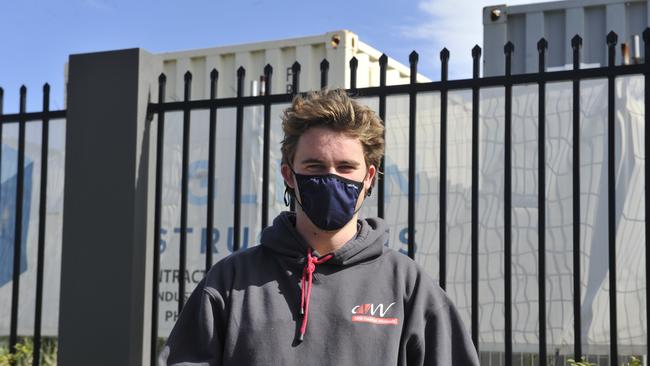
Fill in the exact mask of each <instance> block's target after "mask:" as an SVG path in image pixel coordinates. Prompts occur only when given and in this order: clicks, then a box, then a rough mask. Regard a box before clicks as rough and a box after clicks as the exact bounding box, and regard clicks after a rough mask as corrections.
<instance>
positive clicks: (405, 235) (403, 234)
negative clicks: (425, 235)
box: [399, 227, 418, 255]
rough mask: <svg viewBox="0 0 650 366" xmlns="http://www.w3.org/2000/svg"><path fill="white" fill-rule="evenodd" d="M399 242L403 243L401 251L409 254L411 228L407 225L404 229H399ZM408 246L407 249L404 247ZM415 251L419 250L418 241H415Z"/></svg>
mask: <svg viewBox="0 0 650 366" xmlns="http://www.w3.org/2000/svg"><path fill="white" fill-rule="evenodd" d="M416 232H417V230H414V231H413V233H416ZM399 242H400V243H402V248H400V250H399V252H400V253H402V254H404V255H408V254H409V251H408V248H409V229H408V228H407V227H405V228H403V229H402V230H400V231H399ZM404 247H406V249H404ZM413 249H414V250H413V252H414V253H416V252H417V251H418V245H417V243H415V242H413Z"/></svg>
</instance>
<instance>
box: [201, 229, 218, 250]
mask: <svg viewBox="0 0 650 366" xmlns="http://www.w3.org/2000/svg"><path fill="white" fill-rule="evenodd" d="M207 235H208V228H202V229H201V254H205V252H206V247H207V242H208V240H207ZM218 242H219V229H216V228H213V229H212V253H214V254H217V253H219V247H218V246H217V243H218Z"/></svg>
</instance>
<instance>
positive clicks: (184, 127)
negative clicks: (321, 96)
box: [0, 29, 650, 366]
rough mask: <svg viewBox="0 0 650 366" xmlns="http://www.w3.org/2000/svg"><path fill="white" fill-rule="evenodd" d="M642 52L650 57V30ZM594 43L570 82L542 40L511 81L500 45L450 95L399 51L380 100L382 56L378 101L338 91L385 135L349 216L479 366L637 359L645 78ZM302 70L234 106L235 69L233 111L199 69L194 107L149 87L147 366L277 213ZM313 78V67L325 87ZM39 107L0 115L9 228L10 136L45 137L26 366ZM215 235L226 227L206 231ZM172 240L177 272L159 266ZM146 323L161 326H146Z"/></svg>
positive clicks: (187, 91)
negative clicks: (204, 89) (435, 293)
mask: <svg viewBox="0 0 650 366" xmlns="http://www.w3.org/2000/svg"><path fill="white" fill-rule="evenodd" d="M643 36H644V41H645V42H646V44H647V42H648V41H649V40H650V29H647V30H646V31H645V32H644V34H643ZM606 41H607V48H608V55H609V58H608V60H609V63H608V65H607V66H605V67H599V68H590V69H581V68H580V59H581V55H580V49H581V45H582V40H581V38H580V37H579V36H576V37H574V38H573V39H572V41H571V45H572V48H573V69H571V70H566V71H556V72H547V71H546V67H545V59H546V50H547V48H548V44H547V42H546V41H545V40H544V39H541V40H540V41H539V43H538V51H539V71H538V72H537V73H534V74H521V75H512V73H511V70H512V63H511V57H512V54H513V52H515V47H514V45H513V44H512V43H510V42H508V43H507V44H506V45H505V47H504V55H505V58H504V62H505V75H503V76H495V77H485V78H481V77H479V75H480V71H479V70H480V67H479V65H480V60H481V48H480V47H478V46H476V47H474V48H473V49H472V57H473V74H472V75H473V76H472V78H470V79H463V80H448V77H447V75H448V61H449V58H450V53H449V51H448V50H447V49H443V50H442V51H441V52H440V59H441V62H442V67H441V80H440V81H437V82H430V83H418V82H416V76H417V65H418V54H417V53H416V52H413V53H411V55H410V56H409V62H410V71H411V72H410V75H411V81H410V83H409V84H404V85H392V86H387V85H386V65H387V61H388V58H387V56H386V55H382V56H381V58H380V59H379V65H380V78H379V80H380V86H378V87H367V88H357V82H356V80H357V65H358V62H357V60H356V59H355V58H352V59H351V60H350V64H349V67H350V88H349V89H348V93H349V94H350V95H352V96H353V97H355V98H358V99H359V100H360V101H361V102H363V103H365V104H368V105H369V106H371V108H373V109H375V110H376V111H377V113H378V114H379V116H380V118H381V119H382V120H383V121H385V124H386V140H387V144H386V146H387V153H386V157H385V159H384V160H383V161H382V168H381V169H380V171H382V172H384V176H383V179H379V180H378V182H377V185H378V187H377V192H378V194H376V195H374V198H373V199H372V200H369V202H367V203H364V208H363V210H362V213H363V214H364V215H366V216H367V215H373V216H374V215H377V216H379V217H383V218H385V219H386V220H387V221H388V223H389V225H390V226H391V229H393V230H392V234H391V238H393V239H394V240H392V243H393V244H391V246H393V247H394V248H395V249H397V250H400V251H403V252H404V254H406V255H408V256H410V257H411V258H413V259H415V260H416V261H418V262H419V263H420V264H421V265H423V266H424V267H425V269H426V270H427V271H428V272H429V274H431V275H432V277H434V278H436V279H437V280H438V282H439V284H440V286H441V287H442V288H443V289H445V290H446V291H447V292H448V294H449V295H450V297H451V298H452V299H453V300H454V302H455V303H456V305H457V306H458V308H459V310H460V311H461V314H463V316H464V317H465V320H466V323H467V326H468V328H469V329H471V335H472V340H473V342H474V344H475V346H476V347H477V349H478V350H480V351H481V352H480V356H481V362H482V364H486V365H492V364H505V365H513V364H522V365H523V364H524V363H525V364H540V365H541V364H544V365H549V364H560V363H558V362H562V363H564V362H566V361H565V360H566V356H567V355H572V356H573V357H574V358H575V359H578V360H579V359H580V358H581V357H583V356H585V355H593V357H594V358H593V359H594V360H596V361H597V362H599V363H601V362H602V364H605V363H609V364H610V365H612V366H613V365H618V364H619V363H620V362H623V361H626V360H627V358H625V357H627V356H630V355H647V354H648V351H647V338H646V337H647V336H646V334H647V329H648V325H647V321H648V318H649V316H648V315H649V314H648V307H647V305H646V303H647V283H648V272H649V271H648V253H647V250H646V248H647V241H646V240H647V239H646V229H647V222H646V220H645V218H646V215H647V207H648V204H647V197H646V195H645V179H647V173H646V170H645V156H646V150H645V149H646V138H647V132H646V129H645V125H646V124H647V122H648V117H647V114H645V105H646V104H647V102H648V98H649V96H648V93H645V91H646V90H647V83H648V72H649V71H650V69H648V67H647V66H646V64H634V65H620V66H617V65H615V52H616V45H617V35H616V34H615V33H613V32H610V33H609V34H608V35H607V38H606ZM645 49H646V51H645V52H646V57H645V59H646V60H647V59H648V57H649V52H650V51H648V48H647V47H646V48H645ZM300 69H301V67H300V64H299V63H298V62H296V63H295V64H294V65H293V67H292V70H291V71H292V72H291V75H292V88H291V89H292V90H293V91H294V92H293V93H289V94H271V93H270V92H266V93H264V94H263V95H259V96H244V85H245V78H246V70H245V69H244V68H243V67H240V68H239V69H238V70H237V96H236V97H233V98H218V97H217V95H216V90H217V84H218V82H219V73H218V71H217V70H212V72H211V74H210V80H209V90H210V98H209V99H205V100H192V97H191V91H192V74H191V73H190V72H189V71H188V72H187V73H186V74H185V75H184V98H183V100H182V101H168V100H166V98H165V92H166V77H165V75H164V74H160V77H159V79H158V91H157V98H158V101H157V103H154V102H149V103H148V107H147V116H146V119H147V121H148V122H147V125H149V124H151V125H155V131H156V134H155V136H156V138H155V142H153V143H152V146H155V171H154V173H155V175H154V180H155V188H154V192H152V194H153V197H154V198H153V230H152V232H151V233H150V235H151V236H152V237H153V243H156V245H152V247H153V258H151V259H152V268H151V272H150V273H151V274H153V276H152V278H149V281H150V285H151V287H150V288H149V291H150V296H151V299H152V300H153V301H151V304H150V305H151V309H150V310H151V311H150V313H149V314H148V315H149V316H150V319H149V322H150V338H151V340H152V341H151V343H150V345H149V348H150V349H149V350H148V351H149V355H150V362H151V364H152V365H153V364H155V363H156V356H157V354H158V351H159V346H160V345H159V344H158V342H157V341H156V340H158V339H159V336H164V335H165V334H166V333H167V332H168V331H169V329H168V326H169V325H170V324H173V321H174V320H175V318H176V316H177V315H178V313H180V311H181V309H182V307H183V304H184V300H185V297H186V295H187V294H188V293H189V292H190V291H191V288H187V287H186V286H187V284H192V283H196V282H198V281H199V280H200V279H201V277H202V276H203V273H204V271H207V270H208V269H209V268H210V267H211V266H212V264H213V263H214V262H215V261H216V260H218V259H220V258H222V257H224V256H226V255H227V254H228V253H229V252H233V251H237V250H240V249H242V248H245V247H247V246H248V245H252V244H253V243H254V241H255V235H256V233H259V232H260V231H261V229H262V228H264V227H266V226H267V225H268V224H269V217H273V216H274V215H275V214H277V213H278V212H279V211H281V210H282V209H283V207H282V204H281V199H278V197H280V196H278V195H281V192H282V190H283V185H282V180H281V178H278V176H277V173H276V170H278V166H277V164H276V163H277V162H278V161H279V155H278V154H279V153H278V150H279V149H277V148H276V147H277V144H278V143H279V141H280V139H281V131H280V130H279V114H280V112H281V111H282V110H283V109H284V108H286V107H287V106H288V104H289V103H290V102H291V100H292V98H293V97H294V96H295V94H296V92H295V91H298V90H300V87H299V82H300ZM273 72H274V70H273V68H272V66H271V65H267V66H266V67H265V68H264V78H263V80H264V83H265V86H264V90H266V91H271V90H272V88H271V85H270V83H271V81H272V80H273ZM328 72H329V64H328V62H327V60H323V62H322V63H321V74H320V80H321V87H323V88H326V87H327V85H328ZM74 87H75V85H71V90H72V88H74ZM48 93H49V88H47V86H46V88H45V90H44V107H43V112H39V113H26V112H25V110H24V104H25V102H24V100H25V99H24V98H25V90H24V89H23V90H22V91H21V109H20V113H18V114H5V115H2V114H1V110H0V122H2V125H0V128H1V126H7V125H9V124H16V123H17V124H18V126H19V136H18V157H17V159H18V160H17V161H18V163H17V168H16V177H17V178H16V184H15V188H16V190H15V196H14V201H15V202H16V204H15V208H14V209H15V216H14V217H15V218H21V217H23V213H22V210H24V208H23V206H22V203H21V202H22V200H20V199H18V200H15V197H23V196H24V191H23V186H24V175H25V166H24V165H25V162H24V134H25V133H24V129H25V125H26V123H27V122H32V121H36V122H38V121H42V124H43V134H42V136H43V140H42V152H43V153H42V157H41V161H42V165H41V171H42V174H41V175H40V179H41V185H40V187H41V192H40V197H39V207H40V210H39V213H40V216H39V220H38V222H39V228H38V237H39V241H38V270H37V273H38V274H37V278H38V280H37V285H36V300H35V302H36V306H35V314H36V316H35V321H34V325H35V328H34V344H35V348H36V349H37V351H36V352H35V353H34V364H35V365H38V364H39V362H40V359H39V354H38V349H39V344H40V343H39V342H40V334H41V333H40V319H41V313H42V310H41V309H42V292H43V287H42V283H43V280H42V278H43V268H42V267H43V265H42V263H43V252H44V238H45V236H46V233H45V219H44V218H45V216H44V215H45V211H46V207H45V202H46V189H45V187H46V186H47V184H46V182H47V177H48V175H47V169H48V167H47V160H48V157H47V151H48V138H47V137H48V130H47V126H48V123H49V121H50V120H53V119H62V118H66V111H49V107H48V101H47V100H48V95H49V94H48ZM0 100H1V98H0ZM67 117H68V118H69V121H70V120H71V117H70V116H69V115H68V116H67ZM233 121H234V125H233V124H232V122H233ZM569 121H570V123H567V122H569ZM205 130H207V132H206V131H205ZM0 131H2V130H0ZM68 131H71V130H70V129H69V130H68ZM148 131H153V129H152V130H148ZM193 131H195V132H194V134H193ZM196 131H199V133H196ZM574 131H580V132H578V133H574ZM68 135H70V134H69V133H68ZM152 136H153V135H152ZM70 138H71V137H70V136H68V143H69V142H70V141H71V140H70ZM197 141H199V142H200V143H201V144H198V145H197V143H196V142H197ZM244 147H246V149H244ZM152 150H153V149H152ZM233 150H234V152H233ZM69 153H70V150H68V154H69ZM192 159H194V161H193V160H192ZM617 159H618V160H617ZM233 160H234V164H233ZM0 161H2V159H0ZM151 161H153V159H152V160H151ZM274 164H275V165H274ZM400 166H402V169H400ZM232 168H234V179H232V178H233V176H232ZM224 174H225V178H224ZM215 177H218V178H215ZM585 177H586V178H587V179H585ZM179 179H180V180H179ZM217 180H218V182H217ZM4 184H5V181H3V185H4ZM222 186H223V187H225V188H221V187H222ZM223 191H225V192H226V194H218V193H217V192H223ZM197 192H200V194H197ZM230 192H233V194H232V195H231V194H230ZM245 192H253V194H247V193H245ZM258 192H259V193H261V198H259V199H258V195H257V193H258ZM68 193H72V194H74V193H73V192H71V191H69V190H66V194H68ZM2 194H3V196H6V194H5V190H4V189H3V190H2ZM12 194H13V193H12ZM217 196H220V197H221V198H218V197H217ZM401 196H404V199H403V200H402V199H400V197H401ZM2 199H3V200H6V199H7V198H6V197H2ZM66 200H67V198H66ZM66 202H67V201H66ZM539 203H543V204H539ZM197 206H201V208H200V209H194V208H195V207H197ZM202 206H205V207H202ZM3 207H4V206H3ZM66 207H67V206H66ZM193 207H194V208H193ZM231 208H232V209H231ZM404 217H405V218H406V219H404ZM3 220H4V218H3ZM15 221H16V222H15V225H13V227H12V229H13V236H12V237H11V238H12V239H13V240H12V242H11V244H9V243H8V242H6V241H5V238H6V237H7V235H6V233H5V231H4V230H5V229H4V228H5V224H4V222H3V248H2V250H3V252H2V253H3V260H4V258H6V257H8V256H9V255H10V254H11V256H12V258H13V266H12V267H11V268H12V271H13V272H12V273H13V277H12V281H11V283H12V295H11V322H10V327H9V333H10V337H9V345H10V347H13V345H14V344H15V343H16V342H17V334H18V314H19V311H21V307H20V306H18V294H19V289H20V286H19V284H20V282H19V281H20V272H21V265H20V261H21V255H23V253H21V251H22V250H24V248H25V245H24V241H25V235H26V234H25V233H26V232H25V230H24V228H22V227H21V220H15ZM222 222H232V226H231V227H217V226H218V225H217V223H222ZM247 223H248V224H249V226H246V224H247ZM175 225H176V227H174V226H175ZM196 225H198V229H197V232H198V231H200V239H199V240H194V242H195V243H194V244H197V245H196V249H197V251H192V252H188V246H189V247H190V248H192V240H191V239H192V238H196V237H198V235H196V236H191V235H193V233H194V229H195V226H196ZM201 225H205V226H204V227H201ZM404 225H405V227H404V228H403V229H400V228H401V227H403V226H404ZM394 229H396V230H394ZM176 235H177V238H176ZM64 237H65V233H64ZM176 241H178V248H177V249H176V248H174V249H173V250H174V251H177V253H178V255H177V257H176V254H173V255H172V254H170V253H171V252H172V248H171V247H172V245H171V243H172V242H174V243H175V242H176ZM224 242H225V245H223V243H224ZM218 243H222V245H218ZM174 247H175V245H174ZM605 253H607V255H605ZM147 255H149V254H147ZM64 257H65V256H64ZM64 260H65V258H64ZM172 260H173V261H174V262H175V263H171V261H172ZM64 263H65V261H64ZM188 263H189V265H188ZM165 265H166V266H167V267H168V268H164V267H165ZM65 270H66V269H65V268H63V271H65ZM621 273H622V274H623V278H622V279H621V278H619V279H618V280H617V274H621ZM621 285H622V287H623V288H621V287H619V286H621ZM170 286H171V287H173V288H171V289H170ZM62 296H63V295H62ZM621 300H622V301H621ZM61 301H62V303H63V301H65V299H64V298H63V297H62V299H61ZM170 305H173V309H170V308H169V306H170ZM619 305H621V306H622V307H620V308H619ZM162 306H167V307H166V308H165V309H162V308H161V307H162ZM63 318H64V317H63V316H62V320H61V323H60V324H61V325H63V324H64V322H65V320H64V319H63ZM161 320H162V321H163V322H164V323H165V324H167V325H165V326H163V327H161ZM618 321H621V323H618ZM145 324H147V322H146V321H145ZM566 324H569V326H568V327H567V326H564V325H566ZM161 330H162V331H161ZM144 344H145V346H143V347H146V342H145V343H144ZM549 347H552V349H549ZM142 353H143V354H145V353H146V351H142ZM598 355H600V356H598ZM622 356H625V357H622ZM590 357H592V356H590ZM560 360H561V361H560Z"/></svg>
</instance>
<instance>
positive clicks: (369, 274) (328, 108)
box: [161, 90, 478, 366]
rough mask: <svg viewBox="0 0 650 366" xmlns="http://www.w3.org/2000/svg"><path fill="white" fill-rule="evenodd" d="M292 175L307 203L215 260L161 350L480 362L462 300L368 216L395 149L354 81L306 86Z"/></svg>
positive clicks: (294, 359) (297, 114) (203, 358)
mask: <svg viewBox="0 0 650 366" xmlns="http://www.w3.org/2000/svg"><path fill="white" fill-rule="evenodd" d="M282 128H283V130H284V134H285V137H284V140H283V141H282V167H281V170H282V176H283V177H284V181H285V185H286V189H287V191H286V194H288V195H290V196H291V197H292V198H293V199H294V200H295V202H296V204H297V205H296V212H295V213H292V212H283V213H281V214H280V215H279V216H278V217H276V218H275V220H274V221H273V225H272V226H270V227H268V228H266V229H265V230H264V231H263V232H262V236H261V245H259V246H256V247H252V248H249V249H247V250H243V251H240V252H237V253H235V254H232V255H231V256H229V257H227V258H225V259H224V260H222V261H220V262H219V263H217V264H215V265H214V266H213V267H212V269H211V270H210V272H209V273H208V275H207V276H206V278H205V279H204V280H203V281H202V282H201V283H200V284H199V285H198V286H197V288H196V290H195V291H194V292H193V294H192V295H191V296H190V298H189V300H188V302H187V304H186V305H185V308H184V309H183V311H182V313H181V315H180V317H179V319H178V321H177V323H176V325H175V326H174V329H173V330H172V332H171V335H170V336H169V339H168V341H167V344H166V346H165V349H164V350H163V352H162V355H161V363H162V364H167V365H179V366H180V365H211V366H214V365H220V366H221V365H224V366H225V365H361V366H363V365H368V366H370V365H408V366H415V365H444V366H448V365H454V366H456V365H457V366H460V365H462V366H472V365H478V357H477V355H476V351H475V349H474V346H473V345H472V342H471V340H470V338H469V337H468V335H467V332H466V331H465V329H464V327H463V324H462V321H461V319H460V317H459V315H458V312H457V311H456V309H455V308H454V306H453V304H452V303H451V302H450V300H449V299H448V298H447V296H446V295H445V293H444V292H443V291H442V290H441V289H440V288H439V287H438V286H437V285H436V283H435V282H434V281H433V280H432V279H431V278H429V277H428V276H427V275H426V274H425V273H424V271H423V270H422V269H421V268H420V267H419V266H418V265H417V264H416V263H415V262H414V261H412V260H411V259H410V258H408V257H407V256H405V255H403V254H400V253H398V252H395V251H393V250H390V249H388V248H387V247H386V246H385V244H386V243H387V241H388V228H387V225H386V224H385V223H384V221H382V220H381V219H376V218H375V219H363V220H359V219H357V212H358V211H359V208H360V207H361V205H362V204H363V201H364V200H365V198H366V196H368V195H369V194H370V191H371V188H372V185H373V183H374V180H375V179H376V177H377V167H378V166H379V163H380V161H381V157H382V155H383V150H384V139H383V131H384V129H383V126H382V124H381V121H380V120H379V119H378V118H377V116H376V115H375V113H374V112H372V111H371V110H370V109H368V108H367V107H364V106H361V105H359V104H358V103H356V102H355V101H354V100H352V99H350V98H349V97H348V96H347V95H346V94H345V91H341V90H336V91H323V92H314V93H310V94H308V95H306V96H297V97H296V98H295V99H294V101H293V104H292V106H291V107H290V108H288V109H287V110H286V111H285V113H284V116H283V123H282Z"/></svg>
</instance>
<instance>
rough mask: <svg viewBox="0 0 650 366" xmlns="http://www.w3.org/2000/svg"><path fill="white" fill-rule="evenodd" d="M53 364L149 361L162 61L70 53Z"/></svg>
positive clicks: (125, 54) (127, 54)
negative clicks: (152, 106) (153, 108)
mask: <svg viewBox="0 0 650 366" xmlns="http://www.w3.org/2000/svg"><path fill="white" fill-rule="evenodd" d="M69 70H70V71H69V79H68V111H67V125H66V161H65V179H66V182H65V183H66V184H65V201H64V213H65V216H64V220H63V249H62V259H61V268H62V271H61V300H60V318H59V360H58V363H59V365H66V366H74V365H95V366H101V365H107V366H108V365H142V364H145V363H148V359H149V344H150V343H149V342H150V339H149V338H150V321H151V314H150V312H151V310H150V309H151V279H152V276H151V272H152V253H153V242H152V240H153V235H152V234H153V231H152V230H153V202H154V183H155V182H154V177H155V175H154V168H155V163H154V158H155V136H156V133H155V123H152V122H151V121H147V116H146V110H147V103H148V102H149V101H150V100H152V101H157V78H158V75H159V74H160V72H161V71H162V62H161V61H160V60H159V59H158V58H157V57H155V56H153V55H151V54H149V53H147V52H145V51H143V50H140V49H128V50H121V51H111V52H101V53H90V54H80V55H72V56H70V62H69Z"/></svg>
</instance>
